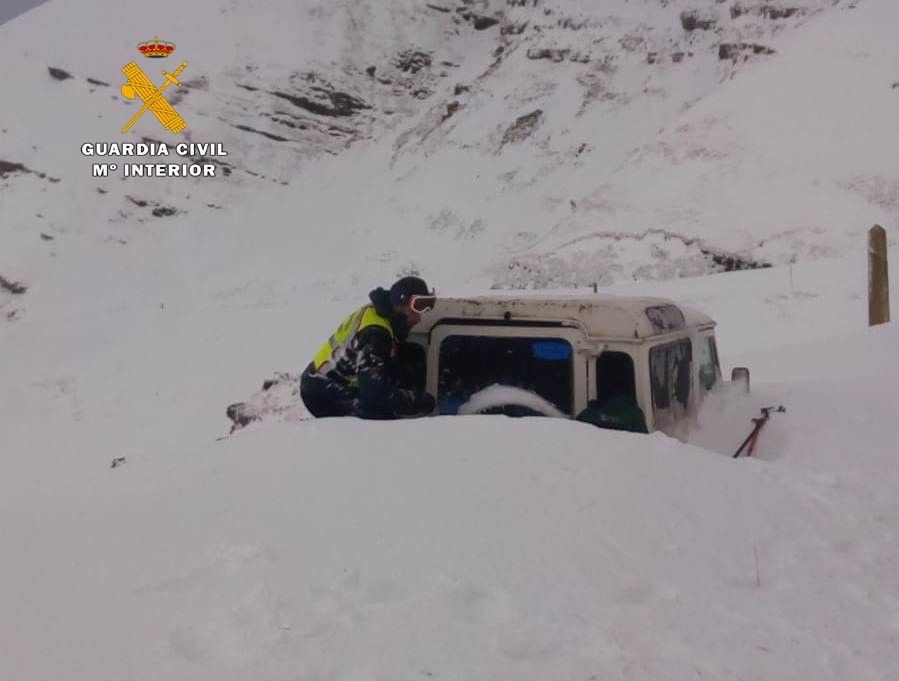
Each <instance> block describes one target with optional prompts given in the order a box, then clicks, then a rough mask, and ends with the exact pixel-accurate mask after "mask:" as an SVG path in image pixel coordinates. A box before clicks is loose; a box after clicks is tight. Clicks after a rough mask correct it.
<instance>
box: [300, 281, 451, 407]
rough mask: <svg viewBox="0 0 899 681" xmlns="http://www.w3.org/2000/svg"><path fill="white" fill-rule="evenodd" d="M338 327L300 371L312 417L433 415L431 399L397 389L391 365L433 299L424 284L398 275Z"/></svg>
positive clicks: (430, 396) (405, 389) (430, 306)
mask: <svg viewBox="0 0 899 681" xmlns="http://www.w3.org/2000/svg"><path fill="white" fill-rule="evenodd" d="M369 298H370V300H371V302H370V303H368V304H367V305H364V306H362V307H361V308H359V309H358V310H356V311H355V312H353V313H352V314H351V315H350V316H349V317H347V318H346V319H345V320H344V321H343V323H341V325H340V326H339V327H338V328H337V330H336V331H335V332H334V333H333V334H332V335H331V337H330V338H329V339H328V340H327V342H325V344H324V345H322V346H321V348H320V349H319V350H318V352H317V353H315V357H314V358H313V359H312V362H310V364H309V366H307V367H306V370H305V371H304V372H303V376H302V378H301V379H300V395H301V396H302V398H303V403H304V404H305V405H306V408H307V409H308V410H309V412H310V413H311V414H312V415H313V416H316V417H325V416H361V417H362V418H382V419H385V418H386V419H390V418H398V417H401V416H416V415H421V416H424V415H427V414H430V413H431V412H432V411H434V404H435V402H434V397H433V396H432V395H430V394H428V393H426V392H418V391H416V390H413V389H410V388H408V387H403V386H400V385H399V384H398V383H397V381H396V378H395V376H394V366H393V363H394V361H395V358H396V356H397V352H398V349H399V346H400V344H401V343H403V342H404V341H405V340H406V337H407V336H408V334H409V330H410V329H411V328H412V327H413V326H415V325H416V324H417V323H418V322H419V321H420V320H421V315H423V314H425V313H427V312H430V311H431V310H432V309H433V308H434V303H435V301H436V299H435V297H434V293H433V291H429V290H428V286H427V284H426V283H425V282H424V280H422V279H420V278H418V277H403V278H402V279H400V280H399V281H397V282H396V283H395V284H394V285H393V286H391V287H390V290H389V291H388V290H386V289H383V288H380V287H379V288H376V289H375V290H374V291H372V292H371V293H370V294H369Z"/></svg>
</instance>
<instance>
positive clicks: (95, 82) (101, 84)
mask: <svg viewBox="0 0 899 681" xmlns="http://www.w3.org/2000/svg"><path fill="white" fill-rule="evenodd" d="M85 80H86V81H87V82H88V83H90V84H91V85H99V86H101V87H109V83H104V82H103V81H102V80H97V79H96V78H85Z"/></svg>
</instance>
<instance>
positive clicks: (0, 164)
mask: <svg viewBox="0 0 899 681" xmlns="http://www.w3.org/2000/svg"><path fill="white" fill-rule="evenodd" d="M13 173H26V174H31V175H37V176H38V177H39V178H41V179H42V180H44V179H46V180H48V181H49V182H59V178H58V177H48V176H47V173H39V172H38V171H36V170H32V169H31V168H28V167H27V166H25V165H24V164H22V163H14V162H12V161H3V160H0V179H2V178H4V177H6V176H7V175H12V174H13Z"/></svg>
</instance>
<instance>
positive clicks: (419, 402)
mask: <svg viewBox="0 0 899 681" xmlns="http://www.w3.org/2000/svg"><path fill="white" fill-rule="evenodd" d="M436 406H437V400H435V399H434V396H433V395H432V394H431V393H422V394H421V395H419V396H418V397H417V398H416V399H415V411H416V412H417V413H419V414H430V413H431V412H432V411H434V407H436Z"/></svg>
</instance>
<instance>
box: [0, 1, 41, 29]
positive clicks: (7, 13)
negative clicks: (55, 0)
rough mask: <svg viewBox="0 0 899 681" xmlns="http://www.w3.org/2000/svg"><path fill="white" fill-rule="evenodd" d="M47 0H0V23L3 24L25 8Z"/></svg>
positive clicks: (27, 8)
mask: <svg viewBox="0 0 899 681" xmlns="http://www.w3.org/2000/svg"><path fill="white" fill-rule="evenodd" d="M46 1H47V0H0V24H5V23H6V22H7V21H9V20H10V19H12V18H13V17H17V16H19V15H20V14H21V13H22V12H24V11H25V10H29V9H31V8H32V7H37V6H38V5H40V4H43V3H44V2H46Z"/></svg>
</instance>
